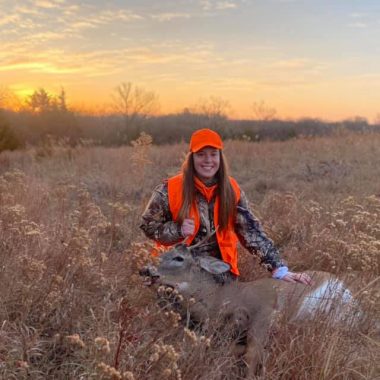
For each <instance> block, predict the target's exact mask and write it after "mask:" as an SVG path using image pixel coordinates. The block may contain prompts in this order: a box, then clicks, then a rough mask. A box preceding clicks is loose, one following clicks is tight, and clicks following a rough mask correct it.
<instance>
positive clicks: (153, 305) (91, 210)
mask: <svg viewBox="0 0 380 380" xmlns="http://www.w3.org/2000/svg"><path fill="white" fill-rule="evenodd" d="M38 149H39V150H29V151H25V152H3V153H2V154H1V155H0V378H4V379H26V378H28V379H46V378H51V379H129V380H131V379H136V380H137V379H158V378H167V379H239V378H242V377H243V376H244V368H243V367H244V366H242V365H241V363H239V362H238V361H237V360H236V359H235V358H234V356H233V355H232V347H231V341H230V339H228V336H227V335H228V334H227V335H223V334H220V333H219V332H218V331H217V330H213V329H212V328H208V329H207V328H204V329H202V330H199V331H197V330H196V331H192V330H188V329H187V328H184V326H185V323H184V322H183V321H180V320H179V318H180V317H179V315H178V314H177V313H176V312H175V311H173V310H172V309H171V308H170V307H168V306H167V305H162V304H158V303H157V301H156V296H155V294H154V291H153V290H152V289H149V288H147V287H145V286H144V284H143V283H142V280H141V279H140V277H139V276H138V274H137V273H138V268H139V267H141V266H142V265H144V264H145V263H147V262H149V261H150V260H151V257H150V242H147V241H146V239H145V238H144V236H143V235H142V234H141V233H140V232H139V229H138V224H139V217H140V215H141V213H142V211H143V208H144V206H145V204H146V202H147V200H148V198H149V196H150V194H151V191H152V189H153V188H154V186H155V185H157V184H158V183H160V181H161V180H162V179H163V178H165V177H166V176H169V175H172V174H175V173H176V171H177V170H178V167H179V165H180V163H181V161H182V159H183V156H184V152H185V151H186V146H185V145H184V144H178V145H170V146H169V145H168V146H160V147H156V146H152V145H151V141H150V139H149V137H148V136H142V137H141V138H140V139H139V140H138V141H136V143H135V144H134V146H133V147H122V148H108V149H107V148H100V147H86V146H78V147H76V148H73V147H70V146H69V145H61V146H49V149H48V150H47V151H41V149H43V148H41V147H40V148H38ZM226 154H227V157H229V158H230V166H231V171H232V174H233V175H234V176H235V177H236V178H237V179H238V181H239V183H240V185H241V186H242V188H243V189H244V190H245V192H246V193H247V195H248V197H249V198H250V199H251V201H252V208H253V210H254V212H255V213H256V214H257V216H259V217H260V219H261V220H262V222H263V224H264V227H265V230H266V231H267V233H268V234H269V236H270V237H272V238H273V239H274V241H275V242H276V244H277V245H278V246H279V247H280V249H281V251H282V253H283V256H284V258H285V259H286V260H287V262H288V264H289V266H290V267H291V268H294V269H297V270H302V269H318V270H326V271H330V272H334V273H336V274H342V273H345V274H346V276H349V277H350V278H351V280H352V281H353V287H354V291H355V292H356V294H357V297H358V299H359V302H360V303H361V305H362V308H363V309H364V310H365V311H366V315H367V320H366V321H365V323H362V324H360V325H359V326H355V328H352V329H350V330H348V331H347V330H344V329H343V330H341V329H337V328H335V327H334V326H333V325H331V323H328V322H324V321H323V320H322V319H319V320H315V321H314V322H310V323H308V324H306V325H302V326H294V325H292V324H289V323H287V321H286V318H285V316H284V317H283V318H282V319H281V320H280V328H279V329H278V331H277V332H276V333H274V334H273V336H271V340H270V343H269V344H268V347H267V353H266V357H265V361H264V365H263V374H262V375H260V376H258V378H261V379H310V380H313V379H376V378H377V377H378V376H379V373H380V372H379V367H378V363H379V362H380V350H379V339H378V338H379V337H378V335H376V334H375V329H374V323H373V322H374V320H375V318H376V316H377V317H378V315H379V312H380V307H379V304H380V295H379V282H376V278H377V277H378V276H379V274H380V254H379V252H380V228H379V226H380V187H379V182H378V178H380V165H379V157H380V136H379V135H377V134H367V135H351V134H343V135H340V136H334V137H329V138H318V139H306V138H304V139H297V140H293V141H288V142H283V143H279V142H267V143H259V144H256V143H250V142H229V143H227V147H226ZM240 253H241V254H240V262H241V267H242V272H243V273H242V280H243V281H245V280H251V279H255V278H258V277H260V276H265V275H266V273H265V272H264V271H263V270H262V269H261V268H260V267H259V266H258V264H257V262H256V261H255V260H253V259H252V257H251V256H250V255H249V254H248V253H246V252H245V251H243V250H240ZM371 283H372V285H370V286H366V285H368V284H371Z"/></svg>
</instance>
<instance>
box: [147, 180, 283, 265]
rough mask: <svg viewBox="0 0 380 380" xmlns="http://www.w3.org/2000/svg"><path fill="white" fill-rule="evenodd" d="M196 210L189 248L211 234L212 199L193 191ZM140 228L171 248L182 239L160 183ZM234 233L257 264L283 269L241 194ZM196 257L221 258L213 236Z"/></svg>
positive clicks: (164, 187)
mask: <svg viewBox="0 0 380 380" xmlns="http://www.w3.org/2000/svg"><path fill="white" fill-rule="evenodd" d="M196 200H197V206H198V210H199V215H200V227H199V230H198V233H197V235H196V236H195V238H194V240H193V242H192V244H196V243H197V242H199V241H200V240H202V239H203V238H204V237H205V236H206V235H207V230H208V229H209V230H210V231H214V230H215V225H214V211H213V210H214V203H215V198H214V199H213V200H211V202H210V203H208V202H207V200H206V199H205V198H204V196H203V195H202V194H201V193H200V192H198V191H197V197H196ZM140 228H141V229H142V230H143V231H144V233H145V235H146V236H147V237H148V238H150V239H153V240H155V241H157V242H159V243H162V244H169V245H171V244H175V243H179V242H180V241H182V240H183V239H184V237H183V235H182V233H181V226H180V224H179V223H177V222H175V221H173V219H172V215H171V212H170V208H169V201H168V186H167V182H164V183H162V184H160V185H159V186H157V187H156V188H155V190H154V192H153V194H152V196H151V198H150V200H149V202H148V205H147V207H146V209H145V211H144V213H143V215H142V223H141V225H140ZM235 233H236V235H237V236H238V238H239V241H240V243H241V244H242V245H243V247H245V248H246V249H247V250H248V251H249V252H250V253H252V254H255V255H257V256H258V257H259V259H260V262H261V263H262V264H263V265H264V266H265V267H266V268H267V269H268V270H270V271H272V270H274V269H276V268H278V267H280V266H282V265H284V263H283V262H282V260H281V258H280V254H279V252H278V250H277V249H276V247H275V246H274V244H273V242H272V240H270V239H269V238H268V237H267V236H266V234H265V233H264V231H263V229H262V227H261V224H260V222H259V221H258V219H257V218H256V217H255V216H254V214H253V213H252V211H251V210H250V208H249V205H248V200H247V198H246V196H245V194H244V192H243V191H241V194H240V200H239V202H238V205H237V212H236V220H235ZM192 253H193V254H194V255H196V256H200V255H202V256H203V255H211V256H215V257H218V258H221V255H220V251H219V247H218V243H217V241H216V236H215V234H214V235H213V236H212V237H211V238H210V240H209V241H208V242H207V244H206V245H202V247H199V248H198V249H197V250H196V251H195V252H192Z"/></svg>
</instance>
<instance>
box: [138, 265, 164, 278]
mask: <svg viewBox="0 0 380 380" xmlns="http://www.w3.org/2000/svg"><path fill="white" fill-rule="evenodd" d="M139 275H140V276H146V277H160V276H159V274H158V272H157V269H156V268H155V267H153V266H151V265H147V266H145V267H143V268H141V269H140V270H139Z"/></svg>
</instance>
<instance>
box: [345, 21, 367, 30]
mask: <svg viewBox="0 0 380 380" xmlns="http://www.w3.org/2000/svg"><path fill="white" fill-rule="evenodd" d="M348 26H349V27H350V28H356V29H365V28H367V27H368V25H367V24H365V23H364V22H360V21H357V22H351V23H349V24H348Z"/></svg>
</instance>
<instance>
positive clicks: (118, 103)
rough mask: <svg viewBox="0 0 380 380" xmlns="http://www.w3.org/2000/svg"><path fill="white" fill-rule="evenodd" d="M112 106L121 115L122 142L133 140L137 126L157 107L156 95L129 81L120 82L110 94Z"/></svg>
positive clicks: (136, 132) (136, 133)
mask: <svg viewBox="0 0 380 380" xmlns="http://www.w3.org/2000/svg"><path fill="white" fill-rule="evenodd" d="M112 100H113V108H114V109H115V111H116V112H117V113H118V114H120V115H121V116H122V117H123V121H124V122H123V124H124V125H123V128H122V130H121V131H120V132H121V133H120V134H121V136H120V137H121V139H122V141H123V142H125V141H130V140H133V139H134V138H135V137H136V135H138V132H139V131H138V126H139V123H140V122H141V121H143V120H144V119H145V118H147V117H148V116H150V115H152V114H153V113H154V112H156V111H157V110H158V109H159V101H158V96H157V95H156V94H155V93H154V92H152V91H147V90H145V89H143V88H141V87H138V86H135V85H133V84H132V83H131V82H128V83H121V84H120V85H119V86H117V87H116V89H115V92H114V93H113V94H112Z"/></svg>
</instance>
